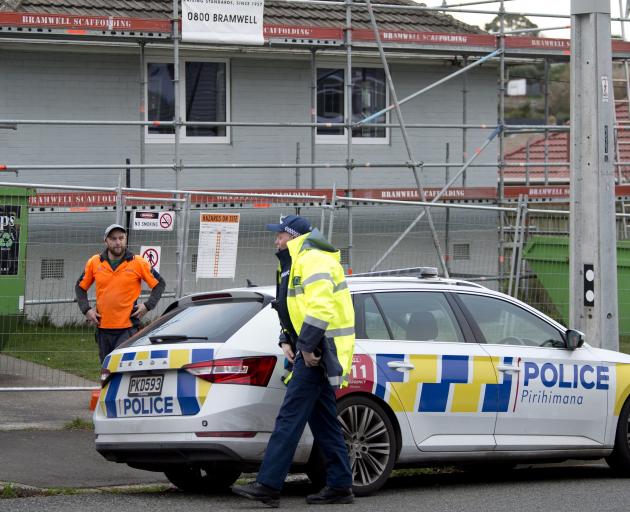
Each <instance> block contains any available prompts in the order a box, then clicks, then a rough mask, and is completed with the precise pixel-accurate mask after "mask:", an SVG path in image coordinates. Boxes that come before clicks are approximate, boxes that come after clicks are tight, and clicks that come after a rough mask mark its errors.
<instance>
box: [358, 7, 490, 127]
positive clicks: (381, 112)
mask: <svg viewBox="0 0 630 512" xmlns="http://www.w3.org/2000/svg"><path fill="white" fill-rule="evenodd" d="M370 7H371V5H370ZM375 22H376V21H375ZM374 36H375V39H376V44H377V45H378V47H379V48H381V49H382V47H383V45H382V43H381V35H380V33H379V34H378V35H377V34H376V33H375V34H374ZM499 53H501V54H502V53H503V49H500V50H495V51H493V52H492V53H489V54H488V55H485V56H483V57H481V58H480V59H479V60H476V61H475V62H473V63H472V64H469V65H467V66H466V67H463V68H462V69H460V70H458V71H455V72H454V73H451V74H450V75H447V76H445V77H444V78H441V79H440V80H438V81H437V82H433V83H432V84H431V85H427V86H426V87H424V88H423V89H420V90H419V91H417V92H414V93H413V94H410V95H409V96H407V97H406V98H403V99H402V100H400V101H399V102H398V103H393V104H391V105H389V106H388V107H386V108H384V109H382V110H379V111H378V112H376V113H374V114H372V115H369V116H368V117H366V118H365V119H361V120H360V121H358V122H357V123H355V126H360V125H362V124H366V123H369V122H370V121H372V120H373V119H377V118H379V117H381V116H382V115H384V114H386V113H387V112H389V111H390V110H394V109H396V110H398V109H400V105H404V104H405V103H407V102H408V101H411V100H412V99H414V98H417V97H418V96H420V95H421V94H424V93H425V92H428V91H430V90H431V89H435V88H436V87H438V86H440V85H442V84H443V83H445V82H448V81H449V80H452V79H453V78H455V77H456V76H459V75H461V74H462V73H467V72H468V71H470V70H471V69H473V68H476V67H477V66H480V65H481V64H483V63H484V62H486V61H488V60H490V59H492V58H493V57H496V56H497V55H499ZM401 129H402V128H401Z"/></svg>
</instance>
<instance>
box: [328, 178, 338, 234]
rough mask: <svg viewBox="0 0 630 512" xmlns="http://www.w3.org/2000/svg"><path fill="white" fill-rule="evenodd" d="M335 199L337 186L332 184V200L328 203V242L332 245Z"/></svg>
mask: <svg viewBox="0 0 630 512" xmlns="http://www.w3.org/2000/svg"><path fill="white" fill-rule="evenodd" d="M336 197H337V184H336V183H333V188H332V199H331V202H330V217H329V219H328V241H329V242H331V243H332V236H333V225H334V223H335V198H336Z"/></svg>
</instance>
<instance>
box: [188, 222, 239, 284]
mask: <svg viewBox="0 0 630 512" xmlns="http://www.w3.org/2000/svg"><path fill="white" fill-rule="evenodd" d="M239 223H240V215H239V214H238V213H230V214H226V213H202V214H201V215H200V216H199V247H198V249H197V274H196V278H197V279H208V278H210V279H211V278H220V277H228V278H232V279H233V278H234V274H235V272H236V253H237V249H238V229H239Z"/></svg>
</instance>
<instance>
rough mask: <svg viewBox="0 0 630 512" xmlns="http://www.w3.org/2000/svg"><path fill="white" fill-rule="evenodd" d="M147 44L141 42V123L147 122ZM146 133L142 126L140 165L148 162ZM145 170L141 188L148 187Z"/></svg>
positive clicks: (142, 172)
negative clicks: (145, 52)
mask: <svg viewBox="0 0 630 512" xmlns="http://www.w3.org/2000/svg"><path fill="white" fill-rule="evenodd" d="M145 45H146V43H145V42H144V41H140V121H144V120H145V116H146V115H147V114H146V105H147V70H146V69H145V67H146V64H145V60H144V47H145ZM147 121H148V119H147ZM146 131H147V127H146V126H145V125H141V126H140V163H141V164H144V163H145V162H146ZM144 174H145V173H144V169H140V188H144V187H146V181H145V175H144Z"/></svg>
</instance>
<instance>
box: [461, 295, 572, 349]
mask: <svg viewBox="0 0 630 512" xmlns="http://www.w3.org/2000/svg"><path fill="white" fill-rule="evenodd" d="M460 295H471V296H479V297H485V298H488V299H494V300H498V301H501V302H506V303H507V304H510V305H512V306H514V307H516V308H519V309H521V310H523V311H525V312H527V313H529V314H531V315H532V316H534V317H535V318H537V319H538V320H540V321H541V322H543V323H545V324H547V325H548V326H549V327H551V328H553V329H555V330H556V331H558V332H559V333H560V337H561V339H562V341H564V343H565V346H564V347H550V346H548V347H542V346H537V345H508V344H506V345H504V346H513V347H525V348H528V349H530V348H538V349H550V348H553V349H557V350H567V348H566V342H567V337H566V332H567V328H566V327H564V326H563V325H562V324H559V323H558V322H556V321H554V320H553V319H551V318H548V317H547V316H545V315H543V314H542V313H541V312H540V311H538V310H536V309H534V308H532V307H530V306H528V305H527V304H524V303H520V302H517V301H513V300H508V299H507V298H506V297H498V296H496V295H490V294H484V293H474V292H469V291H464V290H461V291H460V290H458V291H457V292H453V294H452V297H453V299H454V301H455V302H457V304H458V306H459V308H460V309H461V311H462V313H463V314H464V316H465V317H466V321H467V323H468V324H469V325H470V328H471V330H472V332H473V334H474V336H475V338H476V340H477V343H479V344H481V345H497V346H501V345H498V344H496V343H488V341H487V340H486V337H485V336H484V334H483V332H482V331H481V328H480V327H479V324H478V323H477V321H476V320H475V317H474V316H473V315H472V313H471V312H470V311H469V309H468V308H467V307H466V304H464V301H463V300H462V299H461V298H460Z"/></svg>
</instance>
